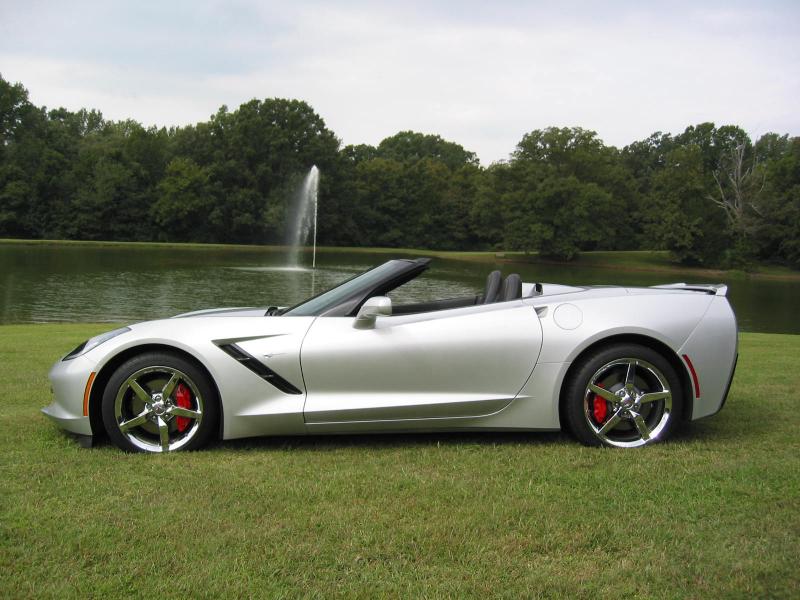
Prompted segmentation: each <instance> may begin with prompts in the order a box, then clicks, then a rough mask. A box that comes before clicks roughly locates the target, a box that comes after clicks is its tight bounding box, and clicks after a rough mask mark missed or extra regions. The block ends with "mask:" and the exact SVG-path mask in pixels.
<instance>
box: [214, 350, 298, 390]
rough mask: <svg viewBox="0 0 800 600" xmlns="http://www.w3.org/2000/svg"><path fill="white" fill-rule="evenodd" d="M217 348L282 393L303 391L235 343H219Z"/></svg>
mask: <svg viewBox="0 0 800 600" xmlns="http://www.w3.org/2000/svg"><path fill="white" fill-rule="evenodd" d="M219 349H220V350H222V351H223V352H225V353H226V354H227V355H228V356H231V357H233V358H235V359H236V360H237V361H238V362H239V363H241V364H242V365H243V366H245V367H247V368H248V369H250V370H251V371H252V372H253V373H255V374H256V375H258V376H259V377H261V379H263V380H264V381H266V382H267V383H270V384H272V385H274V386H275V387H276V388H278V389H279V390H280V391H282V392H283V393H284V394H302V393H303V392H302V391H300V390H298V389H297V388H296V387H294V386H293V385H292V384H291V383H289V382H288V381H286V380H285V379H284V378H283V377H281V376H280V375H278V374H277V373H276V372H275V371H273V370H272V369H270V368H269V367H268V366H267V365H265V364H264V363H262V362H261V361H260V360H258V359H257V358H256V357H255V356H253V355H252V354H250V353H249V352H246V351H245V350H242V349H241V348H240V347H239V346H237V345H236V344H219Z"/></svg>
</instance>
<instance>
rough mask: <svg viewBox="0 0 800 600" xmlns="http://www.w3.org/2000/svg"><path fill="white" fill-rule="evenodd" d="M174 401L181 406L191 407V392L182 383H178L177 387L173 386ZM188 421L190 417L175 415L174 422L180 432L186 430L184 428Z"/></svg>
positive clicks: (187, 425)
mask: <svg viewBox="0 0 800 600" xmlns="http://www.w3.org/2000/svg"><path fill="white" fill-rule="evenodd" d="M175 402H176V404H177V405H178V406H180V407H181V408H192V392H190V391H189V388H188V387H186V386H185V385H183V384H182V383H179V384H178V387H176V388H175ZM189 421H191V419H189V418H188V417H175V424H176V425H177V426H178V431H179V432H181V433H183V432H184V431H186V428H187V427H189Z"/></svg>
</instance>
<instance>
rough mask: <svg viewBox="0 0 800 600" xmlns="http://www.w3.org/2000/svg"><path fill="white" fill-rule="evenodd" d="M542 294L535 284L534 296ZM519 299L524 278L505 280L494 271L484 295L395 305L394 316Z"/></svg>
mask: <svg viewBox="0 0 800 600" xmlns="http://www.w3.org/2000/svg"><path fill="white" fill-rule="evenodd" d="M541 293H542V286H541V284H538V283H537V284H535V286H534V292H533V294H532V295H534V296H536V295H539V294H541ZM519 298H522V278H521V277H520V276H519V275H518V274H516V273H511V274H510V275H509V276H508V277H506V278H505V279H503V276H502V273H500V271H492V272H491V273H489V275H488V276H487V277H486V289H485V290H484V293H483V294H479V295H477V296H467V297H464V298H447V299H445V300H433V301H431V302H419V303H416V304H399V305H398V304H395V305H393V306H392V314H393V315H413V314H416V313H423V312H433V311H437V310H447V309H449V308H461V307H463V306H475V305H478V304H493V303H495V302H508V301H510V300H518V299H519Z"/></svg>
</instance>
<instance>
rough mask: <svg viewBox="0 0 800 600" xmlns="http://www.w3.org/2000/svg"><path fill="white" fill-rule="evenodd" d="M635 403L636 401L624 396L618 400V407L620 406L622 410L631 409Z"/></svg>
mask: <svg viewBox="0 0 800 600" xmlns="http://www.w3.org/2000/svg"><path fill="white" fill-rule="evenodd" d="M635 403H636V400H635V399H634V398H633V397H632V396H630V395H628V394H625V395H624V396H623V397H622V400H620V405H621V406H622V408H631V407H632V406H633V405H634V404H635Z"/></svg>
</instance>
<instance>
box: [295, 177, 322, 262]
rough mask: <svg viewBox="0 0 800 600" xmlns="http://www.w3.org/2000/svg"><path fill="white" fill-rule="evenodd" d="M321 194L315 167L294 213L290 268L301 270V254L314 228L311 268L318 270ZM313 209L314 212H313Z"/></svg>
mask: <svg viewBox="0 0 800 600" xmlns="http://www.w3.org/2000/svg"><path fill="white" fill-rule="evenodd" d="M318 192H319V169H317V166H316V165H314V166H312V167H311V169H310V170H309V171H308V174H307V175H306V177H305V179H304V180H303V185H302V186H300V190H299V191H298V195H297V198H296V200H295V204H294V210H293V212H292V215H293V218H292V220H291V223H292V229H290V230H289V261H288V262H289V267H290V268H294V269H301V268H302V267H301V265H300V253H301V252H302V249H303V246H305V244H306V243H307V242H308V234H309V233H310V231H311V228H312V226H313V228H314V238H313V251H312V252H313V254H312V258H311V268H312V269H316V268H317V195H318ZM312 209H313V212H312Z"/></svg>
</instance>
